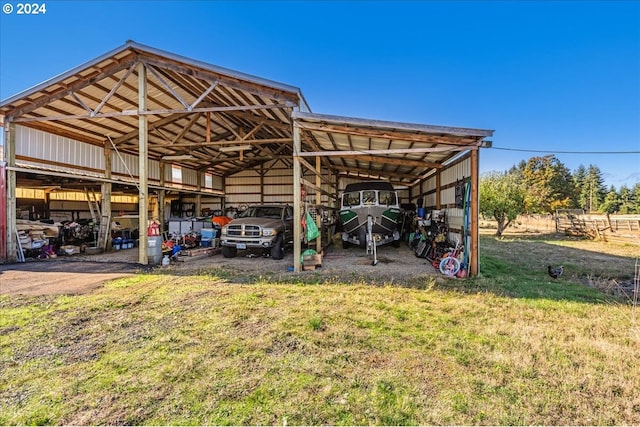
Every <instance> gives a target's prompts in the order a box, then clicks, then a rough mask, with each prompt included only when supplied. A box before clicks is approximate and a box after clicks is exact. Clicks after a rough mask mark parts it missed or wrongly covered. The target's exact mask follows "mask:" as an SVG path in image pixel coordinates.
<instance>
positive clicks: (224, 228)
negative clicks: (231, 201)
mask: <svg viewBox="0 0 640 427" xmlns="http://www.w3.org/2000/svg"><path fill="white" fill-rule="evenodd" d="M220 235H221V236H226V235H227V227H222V230H220Z"/></svg>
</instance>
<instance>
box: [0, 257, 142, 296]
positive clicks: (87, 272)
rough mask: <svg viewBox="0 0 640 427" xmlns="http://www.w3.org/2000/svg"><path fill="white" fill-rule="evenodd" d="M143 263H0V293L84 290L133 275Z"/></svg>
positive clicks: (67, 292)
mask: <svg viewBox="0 0 640 427" xmlns="http://www.w3.org/2000/svg"><path fill="white" fill-rule="evenodd" d="M140 267H141V266H140V265H136V264H132V263H122V262H118V263H105V262H92V261H82V262H75V261H63V260H52V261H34V262H26V263H19V264H2V265H0V294H12V295H15V294H23V295H53V294H83V293H87V292H91V291H92V290H94V289H96V288H99V287H100V286H101V285H102V284H103V283H104V282H105V281H108V280H113V279H117V278H120V277H126V276H130V275H133V274H135V273H136V271H139V269H140Z"/></svg>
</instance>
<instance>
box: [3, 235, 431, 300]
mask: <svg viewBox="0 0 640 427" xmlns="http://www.w3.org/2000/svg"><path fill="white" fill-rule="evenodd" d="M137 260H138V251H137V249H136V248H134V249H127V250H120V251H111V252H108V253H104V254H98V255H82V254H81V255H71V256H65V257H59V258H57V259H51V260H46V261H32V262H27V263H22V264H5V265H0V294H27V295H46V294H81V293H86V292H91V291H93V290H94V289H97V288H99V287H100V286H101V285H102V283H104V282H105V281H107V280H113V279H115V278H118V277H125V276H128V275H133V274H136V273H137V272H140V271H148V270H154V269H157V270H161V271H166V272H167V273H170V272H176V273H181V274H188V273H190V272H197V271H203V270H211V269H216V268H222V269H224V270H226V271H229V272H230V273H231V274H232V275H233V277H234V280H237V281H240V282H247V281H251V280H254V279H256V278H258V277H262V278H265V279H271V280H284V281H292V280H293V281H295V280H300V281H307V280H309V281H323V280H342V281H350V282H353V281H372V282H375V283H378V284H391V283H393V284H400V285H402V284H403V283H405V282H407V281H409V280H411V281H412V282H414V281H415V280H418V281H419V280H421V278H423V277H424V279H425V281H426V280H428V276H433V275H435V276H440V273H439V272H437V271H436V270H435V269H434V268H433V267H432V266H431V264H430V263H429V262H428V261H427V260H426V259H423V258H417V257H416V256H415V255H414V252H413V251H412V250H411V249H410V248H409V247H408V246H407V245H406V244H404V243H403V244H401V245H400V247H399V248H394V247H393V246H392V245H386V246H381V247H379V248H378V264H377V265H375V266H372V265H371V261H372V258H371V256H370V255H368V254H367V253H366V251H365V250H363V249H359V248H357V247H351V248H349V249H343V248H342V244H341V242H340V240H339V237H338V238H337V239H336V240H335V241H334V243H333V244H331V245H329V246H328V247H327V248H326V249H325V253H324V256H323V261H322V267H319V268H316V269H315V270H314V271H302V272H300V273H294V272H293V271H291V270H292V269H293V254H292V253H291V250H288V251H286V252H285V257H284V259H282V260H273V259H271V258H268V257H262V256H251V255H246V254H243V253H240V254H239V255H238V256H237V257H236V258H230V259H228V258H224V257H223V256H222V254H221V253H220V252H219V251H217V253H214V254H208V255H197V256H180V257H179V261H178V262H172V263H171V265H170V266H168V267H161V266H154V267H150V266H142V265H140V264H138V263H137Z"/></svg>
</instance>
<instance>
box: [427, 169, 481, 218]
mask: <svg viewBox="0 0 640 427" xmlns="http://www.w3.org/2000/svg"><path fill="white" fill-rule="evenodd" d="M472 179H473V178H472ZM440 185H442V184H441V181H440V169H438V170H437V171H436V209H440Z"/></svg>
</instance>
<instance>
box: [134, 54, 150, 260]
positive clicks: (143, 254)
mask: <svg viewBox="0 0 640 427" xmlns="http://www.w3.org/2000/svg"><path fill="white" fill-rule="evenodd" d="M137 69H138V70H137V71H138V113H142V112H145V111H146V110H147V70H146V68H145V66H144V64H143V63H141V62H140V63H138V65H137ZM148 137H149V135H148V126H147V116H146V114H138V150H139V153H138V180H139V182H140V184H139V185H140V188H139V190H138V224H139V227H138V230H139V237H140V245H139V246H138V262H139V263H140V264H142V265H147V264H149V255H148V251H147V248H148V245H149V241H148V239H147V228H148V227H149V224H148V222H149V221H148V215H149V214H148V212H147V210H148V208H147V194H148V193H149V180H148V175H149V167H148V165H149V152H148Z"/></svg>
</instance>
